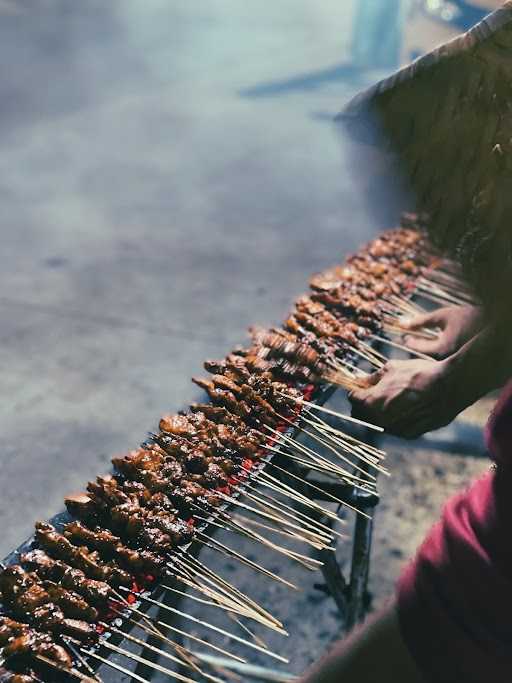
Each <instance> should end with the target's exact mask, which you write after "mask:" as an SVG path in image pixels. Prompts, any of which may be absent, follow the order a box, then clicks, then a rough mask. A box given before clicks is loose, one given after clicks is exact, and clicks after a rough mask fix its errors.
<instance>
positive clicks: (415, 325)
mask: <svg viewBox="0 0 512 683" xmlns="http://www.w3.org/2000/svg"><path fill="white" fill-rule="evenodd" d="M448 309H450V306H443V307H442V308H438V309H436V310H435V311H431V312H430V313H420V314H419V315H415V316H413V317H412V318H405V319H404V320H402V321H401V325H402V327H405V328H407V329H408V330H419V329H421V328H422V327H437V326H443V325H444V324H445V322H446V315H447V313H448Z"/></svg>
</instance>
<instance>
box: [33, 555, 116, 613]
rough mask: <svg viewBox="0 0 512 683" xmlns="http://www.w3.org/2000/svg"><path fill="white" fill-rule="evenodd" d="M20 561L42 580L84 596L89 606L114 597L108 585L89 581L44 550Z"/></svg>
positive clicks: (103, 582)
mask: <svg viewBox="0 0 512 683" xmlns="http://www.w3.org/2000/svg"><path fill="white" fill-rule="evenodd" d="M20 561H21V564H22V565H23V566H24V567H26V568H28V569H29V571H34V572H36V573H37V575H38V576H39V577H40V578H41V579H43V580H47V581H54V582H57V583H60V584H61V585H62V586H63V587H64V588H68V589H69V590H72V591H75V592H76V593H78V594H79V595H82V596H83V597H84V598H85V599H86V600H87V602H88V603H89V604H92V605H103V604H105V602H106V601H107V600H108V599H109V598H111V597H112V588H111V587H110V586H109V584H108V583H106V582H105V581H95V580H94V579H88V578H87V577H86V575H85V574H84V573H83V572H82V571H80V569H75V568H73V567H70V566H69V565H67V564H66V563H65V562H61V561H60V560H54V559H53V558H51V557H49V556H48V555H47V554H46V553H45V552H43V551H42V550H32V551H31V552H29V553H25V554H24V555H22V556H21V558H20Z"/></svg>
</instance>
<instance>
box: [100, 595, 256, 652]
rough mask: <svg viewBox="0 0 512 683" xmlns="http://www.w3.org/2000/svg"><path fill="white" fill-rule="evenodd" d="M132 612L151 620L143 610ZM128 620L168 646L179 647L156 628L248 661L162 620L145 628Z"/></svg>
mask: <svg viewBox="0 0 512 683" xmlns="http://www.w3.org/2000/svg"><path fill="white" fill-rule="evenodd" d="M129 609H130V611H131V612H133V613H134V614H137V615H138V616H140V617H143V619H144V620H146V619H149V617H148V616H147V615H146V614H144V612H141V610H139V609H137V608H136V607H132V606H131V605H130V608H129ZM113 611H114V612H116V613H117V614H122V612H121V611H120V610H117V609H115V608H114V610H113ZM125 618H126V619H128V621H130V622H132V623H134V624H135V625H136V626H138V627H139V628H141V629H142V630H143V631H146V632H147V633H151V634H152V635H154V636H155V637H157V638H160V639H162V640H164V642H166V643H168V644H172V645H173V646H174V645H177V643H174V641H172V640H170V639H169V638H167V637H166V636H164V634H163V633H161V632H160V630H159V629H158V628H156V626H162V628H165V629H168V630H170V631H173V632H174V633H177V634H178V635H180V636H183V637H185V638H190V640H193V641H195V642H196V643H200V644H201V645H204V646H205V647H209V648H211V649H212V650H215V651H216V652H218V653H219V654H221V655H224V656H225V657H231V658H232V659H236V660H238V661H239V662H241V663H243V662H246V661H247V660H245V659H243V658H241V657H239V656H238V655H235V654H233V653H232V652H229V651H228V650H225V649H223V648H222V647H219V646H217V645H214V644H213V643H210V642H209V641H208V640H203V638H200V637H199V636H196V635H194V634H193V633H188V632H187V631H183V630H182V629H180V628H178V627H177V626H173V625H172V624H167V623H165V622H164V621H160V620H154V621H153V620H150V622H151V626H150V627H149V626H143V625H142V624H141V622H140V621H137V620H136V619H133V618H132V617H125Z"/></svg>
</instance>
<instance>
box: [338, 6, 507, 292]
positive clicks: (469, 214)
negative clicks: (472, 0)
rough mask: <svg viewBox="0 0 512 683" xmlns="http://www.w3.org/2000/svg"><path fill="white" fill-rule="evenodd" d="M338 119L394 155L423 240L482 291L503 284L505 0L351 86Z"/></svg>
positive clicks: (356, 135)
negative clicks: (423, 220) (370, 80)
mask: <svg viewBox="0 0 512 683" xmlns="http://www.w3.org/2000/svg"><path fill="white" fill-rule="evenodd" d="M338 120H339V121H340V122H341V123H342V125H343V127H344V128H345V129H346V130H347V131H348V132H349V134H350V135H351V137H352V138H355V139H359V140H361V141H364V142H365V143H367V144H368V143H370V144H372V145H377V146H379V147H381V148H383V149H384V150H385V151H387V152H390V153H391V154H392V155H394V156H395V158H396V159H395V160H397V161H398V163H399V166H400V169H401V171H402V172H403V173H404V174H405V179H406V180H407V183H408V184H409V186H410V187H411V189H412V190H413V192H414V197H415V201H416V208H417V210H418V211H420V212H424V213H425V215H426V216H427V217H428V222H427V225H428V229H429V232H430V236H431V239H432V241H433V242H434V243H435V244H436V245H437V246H439V247H440V248H441V249H442V250H444V251H446V252H447V253H448V254H449V255H450V256H452V257H456V258H457V259H459V260H460V261H461V263H462V265H463V266H464V268H465V270H466V273H467V274H468V276H469V277H470V278H471V279H472V281H473V283H474V284H475V286H476V288H477V290H478V291H479V293H480V294H481V295H482V296H483V297H484V298H488V299H489V298H491V297H492V298H493V299H494V300H495V298H496V295H497V292H501V291H503V290H502V288H503V287H506V288H507V289H508V291H510V287H511V285H512V2H506V3H504V5H503V7H502V8H500V9H499V10H497V11H496V12H494V13H492V14H490V15H489V16H488V17H486V18H485V19H484V20H483V21H482V22H481V23H479V24H478V25H476V26H475V27H474V28H472V29H471V30H470V31H468V32H467V33H465V34H462V35H461V36H459V37H457V38H455V39H454V40H452V41H450V42H449V43H446V44H444V45H441V46H440V47H438V48H437V49H435V50H434V51H433V52H431V53H429V54H428V55H425V56H424V57H422V58H420V59H418V60H416V61H415V62H413V63H412V64H411V65H409V66H407V67H405V68H403V69H401V70H400V71H398V72H397V73H395V74H394V75H392V76H391V77H389V78H387V79H385V80H383V81H381V82H379V83H377V84H376V85H375V86H373V87H371V88H369V89H368V90H366V91H364V92H362V93H360V94H359V95H358V96H356V97H355V98H354V99H353V100H352V101H351V102H350V103H349V105H348V106H347V107H346V108H345V110H344V111H343V112H342V113H341V114H340V115H339V117H338Z"/></svg>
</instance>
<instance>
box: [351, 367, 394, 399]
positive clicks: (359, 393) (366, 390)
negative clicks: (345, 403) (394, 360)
mask: <svg viewBox="0 0 512 683" xmlns="http://www.w3.org/2000/svg"><path fill="white" fill-rule="evenodd" d="M385 373H386V366H384V367H383V368H379V370H376V371H375V372H372V374H371V375H370V376H369V377H368V378H367V380H366V383H365V386H364V387H360V388H356V389H353V390H352V391H350V392H349V394H348V399H349V401H350V402H351V403H364V402H365V401H366V399H367V398H368V396H369V395H370V394H371V393H372V388H373V387H374V386H375V385H376V384H378V383H379V382H380V380H381V379H382V378H383V377H384V375H385Z"/></svg>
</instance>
